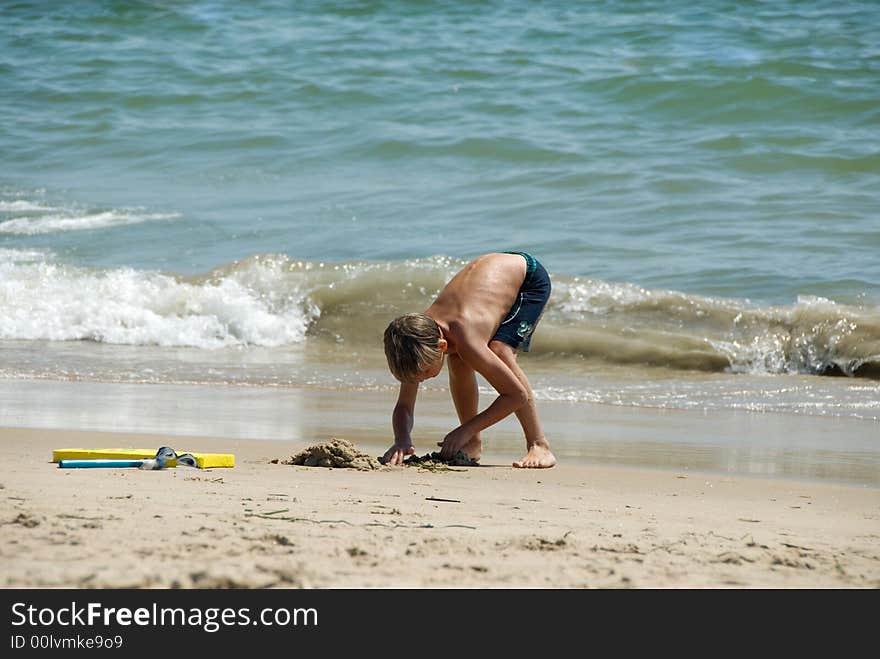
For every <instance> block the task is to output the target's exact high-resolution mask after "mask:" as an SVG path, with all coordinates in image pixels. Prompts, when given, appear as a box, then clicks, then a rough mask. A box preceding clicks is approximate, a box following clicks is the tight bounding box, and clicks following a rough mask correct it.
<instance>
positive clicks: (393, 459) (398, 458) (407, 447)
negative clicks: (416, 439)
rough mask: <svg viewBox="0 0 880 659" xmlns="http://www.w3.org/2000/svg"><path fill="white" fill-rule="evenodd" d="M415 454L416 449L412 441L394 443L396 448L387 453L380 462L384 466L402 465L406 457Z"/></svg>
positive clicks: (393, 447)
mask: <svg viewBox="0 0 880 659" xmlns="http://www.w3.org/2000/svg"><path fill="white" fill-rule="evenodd" d="M415 452H416V449H415V448H414V447H413V444H412V441H411V440H410V441H409V442H403V443H400V444H398V443H397V442H394V446H392V447H391V448H390V449H388V450H387V451H385V455H383V456H382V459H381V460H379V462H381V463H382V464H383V465H402V464H403V461H404V459H405V458H406V456H408V455H412V454H413V453H415Z"/></svg>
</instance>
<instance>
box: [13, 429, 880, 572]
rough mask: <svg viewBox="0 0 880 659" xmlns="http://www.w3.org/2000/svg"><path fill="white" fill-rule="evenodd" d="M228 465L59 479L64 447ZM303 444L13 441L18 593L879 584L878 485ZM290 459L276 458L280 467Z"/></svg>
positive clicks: (25, 435)
mask: <svg viewBox="0 0 880 659" xmlns="http://www.w3.org/2000/svg"><path fill="white" fill-rule="evenodd" d="M169 443H173V446H174V447H175V448H176V449H177V450H178V451H182V450H185V451H206V452H228V453H234V454H235V456H236V466H235V467H234V468H231V469H207V470H196V469H187V468H174V469H166V470H163V471H141V470H137V469H92V470H88V469H85V470H73V469H59V468H57V466H56V465H55V464H52V463H51V457H52V450H53V449H54V448H60V447H68V446H91V447H98V446H102V447H105V446H118V447H125V446H132V447H151V446H156V447H158V446H161V445H164V444H169ZM303 445H304V444H303V443H302V442H299V441H278V440H244V439H223V438H209V437H174V438H169V437H168V436H167V435H146V434H132V433H123V432H96V431H71V430H58V429H54V430H45V429H38V428H5V429H2V430H0V451H2V460H3V464H4V466H5V469H4V473H3V475H2V477H0V523H2V527H3V530H2V536H0V537H2V541H0V559H2V560H0V584H2V586H3V587H4V588H34V587H38V588H56V587H66V588H120V587H124V588H129V587H135V588H177V587H182V588H229V587H231V588H264V587H274V588H877V587H880V490H878V489H877V488H876V487H871V486H868V485H849V484H838V483H830V482H821V481H815V480H813V481H806V480H804V481H799V480H792V479H766V478H759V477H751V476H739V475H726V474H719V473H710V472H707V473H702V472H695V471H693V470H687V471H685V470H682V471H676V470H672V469H640V468H632V467H618V466H612V465H584V464H577V463H574V464H562V465H560V466H559V467H557V468H554V469H552V470H541V471H523V470H515V469H512V468H511V467H510V466H509V463H502V462H501V461H500V460H497V459H495V458H494V456H492V455H491V454H490V455H488V456H487V457H486V459H484V464H483V466H480V467H475V468H454V469H451V470H448V471H427V470H423V469H419V468H416V467H393V468H382V469H380V470H375V471H356V470H351V469H328V468H321V467H301V466H292V465H287V464H283V462H281V461H283V460H285V459H287V458H289V457H290V455H291V454H293V453H295V452H296V451H297V450H299V449H300V448H302V447H303ZM275 461H277V462H275Z"/></svg>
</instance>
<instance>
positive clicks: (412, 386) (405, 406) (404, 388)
mask: <svg viewBox="0 0 880 659" xmlns="http://www.w3.org/2000/svg"><path fill="white" fill-rule="evenodd" d="M418 393H419V383H418V382H401V384H400V393H399V394H398V395H397V403H396V404H395V405H394V411H393V412H392V413H391V429H392V430H393V431H394V445H393V446H392V447H391V448H390V449H388V450H387V451H385V455H384V456H382V463H383V464H391V465H396V464H403V460H404V458H405V457H406V456H407V455H411V454H413V453H415V448H414V447H413V443H412V428H413V420H414V418H415V408H416V396H417V395H418Z"/></svg>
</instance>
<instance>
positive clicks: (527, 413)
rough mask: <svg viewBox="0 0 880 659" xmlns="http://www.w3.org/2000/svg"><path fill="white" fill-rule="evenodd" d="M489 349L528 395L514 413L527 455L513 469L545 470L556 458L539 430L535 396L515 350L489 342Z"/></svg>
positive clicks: (502, 344)
mask: <svg viewBox="0 0 880 659" xmlns="http://www.w3.org/2000/svg"><path fill="white" fill-rule="evenodd" d="M489 349H490V350H492V352H494V353H495V354H496V355H498V356H499V357H500V358H501V361H503V362H504V363H505V364H506V365H507V367H508V368H510V370H511V371H513V373H514V375H516V377H517V378H518V379H519V381H520V382H522V384H523V386H524V387H525V388H526V391H527V392H528V394H529V400H528V402H527V403H526V404H525V405H523V406H522V407H521V408H519V409H518V410H517V411H516V418H517V419H519V424H520V425H521V426H522V429H523V433H524V434H525V436H526V450H527V453H526V455H525V457H523V458H522V460H517V461H516V462H514V463H513V466H514V467H524V468H546V467H552V466H553V465H555V464H556V456H554V455H553V454H552V453H551V452H550V445H549V444H548V443H547V440H546V438H545V437H544V431H543V430H541V422H540V421H539V420H538V408H537V407H536V406H535V395H534V393H532V386H531V385H530V384H529V379H528V378H527V377H526V374H525V373H524V372H523V370H522V369H521V368H520V367H519V364H518V363H517V361H516V350H514V348H513V347H512V346H511V345H509V344H507V343H504V342H503V341H490V342H489Z"/></svg>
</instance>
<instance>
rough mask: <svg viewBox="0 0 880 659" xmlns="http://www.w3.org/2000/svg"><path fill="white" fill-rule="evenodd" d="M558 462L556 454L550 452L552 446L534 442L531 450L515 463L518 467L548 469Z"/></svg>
mask: <svg viewBox="0 0 880 659" xmlns="http://www.w3.org/2000/svg"><path fill="white" fill-rule="evenodd" d="M555 464H556V456H555V455H553V454H552V453H551V452H550V448H549V447H547V446H542V445H541V444H532V445H531V446H530V447H529V452H528V453H526V456H525V457H524V458H523V459H522V460H518V461H516V462H514V463H513V466H514V467H517V468H518V469H547V468H549V467H552V466H553V465H555Z"/></svg>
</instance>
